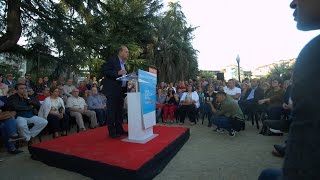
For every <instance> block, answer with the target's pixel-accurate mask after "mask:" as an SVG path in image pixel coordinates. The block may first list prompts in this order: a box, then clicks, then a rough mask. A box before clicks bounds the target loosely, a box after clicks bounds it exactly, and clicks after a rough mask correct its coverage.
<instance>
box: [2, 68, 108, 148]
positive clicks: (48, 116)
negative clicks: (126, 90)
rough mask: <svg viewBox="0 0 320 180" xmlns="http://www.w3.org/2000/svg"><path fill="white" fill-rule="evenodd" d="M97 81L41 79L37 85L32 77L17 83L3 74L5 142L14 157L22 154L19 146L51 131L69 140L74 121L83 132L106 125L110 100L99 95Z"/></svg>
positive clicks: (54, 134) (29, 75)
mask: <svg viewBox="0 0 320 180" xmlns="http://www.w3.org/2000/svg"><path fill="white" fill-rule="evenodd" d="M98 84H99V83H98V82H97V81H96V78H95V77H94V78H92V79H91V78H90V77H89V76H88V77H87V79H86V80H84V81H80V82H79V83H76V84H75V83H74V82H73V79H67V80H66V81H65V80H64V77H63V76H61V77H60V78H59V80H51V81H50V80H49V78H48V77H43V78H38V81H37V82H36V83H34V82H33V81H32V79H31V74H29V73H26V74H25V76H24V77H19V78H18V79H15V78H14V77H13V75H12V74H7V75H6V77H3V75H2V74H0V127H1V136H2V139H3V142H4V144H5V146H6V148H7V150H8V152H9V153H11V154H18V153H21V152H22V151H21V150H18V149H17V148H16V147H15V142H16V141H18V140H19V141H20V140H23V141H25V142H27V144H28V145H31V144H32V143H33V139H34V138H35V137H36V136H37V135H39V134H40V133H41V132H42V131H43V129H45V128H46V129H47V132H48V133H51V134H52V136H53V138H57V137H59V136H66V135H67V132H68V130H69V129H70V125H71V121H72V120H73V121H75V123H76V124H77V126H78V129H79V130H80V131H85V130H86V127H85V125H84V120H88V121H89V122H90V125H89V128H96V127H98V126H103V125H106V116H107V107H106V102H107V99H106V97H105V96H104V95H103V94H101V93H99V91H100V89H99V86H98Z"/></svg>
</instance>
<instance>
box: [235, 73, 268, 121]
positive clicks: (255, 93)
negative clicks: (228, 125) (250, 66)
mask: <svg viewBox="0 0 320 180" xmlns="http://www.w3.org/2000/svg"><path fill="white" fill-rule="evenodd" d="M263 97H264V92H263V89H262V88H261V87H260V86H259V81H258V79H251V90H250V91H249V93H248V95H246V98H245V97H244V98H243V99H241V100H240V101H239V106H240V108H241V110H242V112H243V113H244V114H247V115H249V116H251V118H254V117H253V116H254V115H255V113H256V112H257V111H258V108H257V106H258V101H259V100H261V99H263Z"/></svg>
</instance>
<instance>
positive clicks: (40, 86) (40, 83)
mask: <svg viewBox="0 0 320 180" xmlns="http://www.w3.org/2000/svg"><path fill="white" fill-rule="evenodd" d="M44 88H45V87H44V85H43V79H42V78H39V79H38V82H37V84H36V86H35V90H34V91H35V92H36V95H38V96H40V95H43V91H44Z"/></svg>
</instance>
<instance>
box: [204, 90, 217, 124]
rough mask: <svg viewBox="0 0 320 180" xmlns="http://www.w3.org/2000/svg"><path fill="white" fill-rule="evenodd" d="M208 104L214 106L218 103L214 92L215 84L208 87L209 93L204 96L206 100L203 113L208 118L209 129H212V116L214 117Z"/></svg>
mask: <svg viewBox="0 0 320 180" xmlns="http://www.w3.org/2000/svg"><path fill="white" fill-rule="evenodd" d="M208 102H211V103H212V104H214V103H215V102H216V93H215V92H214V86H213V84H209V85H208V91H207V92H206V93H205V94H204V100H203V113H204V114H206V115H207V116H208V121H209V123H208V127H211V125H212V124H211V122H210V119H211V116H212V110H211V107H210V105H209V104H208Z"/></svg>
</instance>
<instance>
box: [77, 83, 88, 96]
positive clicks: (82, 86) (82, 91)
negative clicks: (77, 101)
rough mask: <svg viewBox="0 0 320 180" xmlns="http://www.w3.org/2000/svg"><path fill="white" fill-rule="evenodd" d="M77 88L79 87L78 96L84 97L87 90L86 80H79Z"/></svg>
mask: <svg viewBox="0 0 320 180" xmlns="http://www.w3.org/2000/svg"><path fill="white" fill-rule="evenodd" d="M78 89H79V96H80V97H84V96H85V92H86V91H87V90H88V88H87V85H86V82H85V81H80V83H79V86H78Z"/></svg>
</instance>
